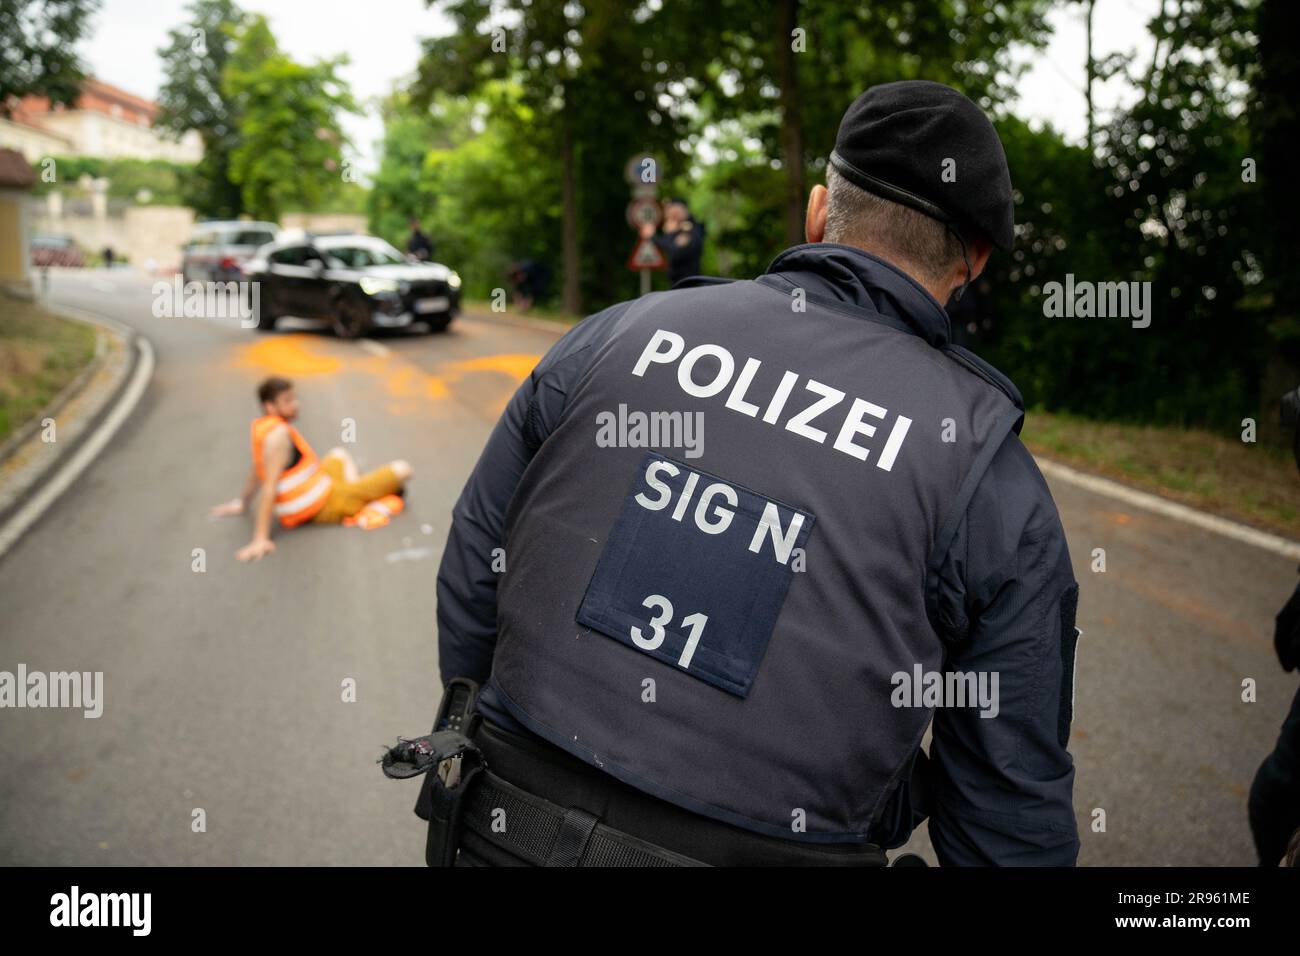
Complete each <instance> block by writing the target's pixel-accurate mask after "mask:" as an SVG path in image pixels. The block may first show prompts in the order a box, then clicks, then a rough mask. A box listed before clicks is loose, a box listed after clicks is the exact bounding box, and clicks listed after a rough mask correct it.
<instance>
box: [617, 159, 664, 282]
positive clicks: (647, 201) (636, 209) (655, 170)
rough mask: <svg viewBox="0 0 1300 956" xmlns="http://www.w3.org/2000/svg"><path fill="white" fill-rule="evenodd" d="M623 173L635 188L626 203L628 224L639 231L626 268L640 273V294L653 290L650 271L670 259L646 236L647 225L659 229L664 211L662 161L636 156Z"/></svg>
mask: <svg viewBox="0 0 1300 956" xmlns="http://www.w3.org/2000/svg"><path fill="white" fill-rule="evenodd" d="M623 176H624V178H625V179H626V180H627V182H628V185H629V186H631V187H632V201H631V202H629V203H628V204H627V224H628V225H629V226H631V227H632V231H633V232H635V233H636V234H637V244H636V247H635V248H633V250H632V254H631V255H630V256H628V259H627V267H628V268H629V269H633V270H635V271H637V272H639V273H641V294H642V295H646V294H647V293H649V291H650V273H651V272H652V271H655V270H659V269H664V268H666V267H667V265H668V262H667V260H665V259H664V255H663V253H662V252H660V251H659V247H658V246H657V245H655V243H654V239H653V238H648V237H643V236H642V235H641V230H642V229H643V228H644V227H645V226H653V227H654V228H656V229H658V228H659V222H660V220H661V219H662V218H663V212H662V211H661V210H660V208H659V199H658V196H659V160H658V159H657V158H656V157H654V156H651V155H649V154H644V155H639V156H633V157H632V158H631V159H629V160H628V161H627V166H626V167H625V169H624V171H623Z"/></svg>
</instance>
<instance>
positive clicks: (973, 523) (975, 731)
mask: <svg viewBox="0 0 1300 956" xmlns="http://www.w3.org/2000/svg"><path fill="white" fill-rule="evenodd" d="M942 567H943V570H942V573H941V574H940V591H939V593H940V598H939V602H940V615H939V616H940V619H941V620H942V621H944V622H945V623H946V624H949V625H951V627H950V629H948V633H945V634H944V636H945V638H947V639H949V640H950V641H951V644H950V650H949V655H948V662H947V667H948V669H949V670H953V671H962V672H971V671H975V672H988V673H989V674H990V679H991V678H992V675H996V676H997V680H998V691H997V701H998V708H997V714H996V716H991V717H984V716H981V715H980V711H979V710H978V709H974V708H949V709H943V708H940V709H939V710H937V711H936V713H935V719H934V727H933V737H932V743H931V747H930V766H929V779H928V788H929V800H930V839H931V842H932V844H933V845H934V849H935V853H936V854H937V855H938V857H939V862H940V863H941V864H943V865H944V866H962V865H965V866H973V865H1020V866H1025V865H1043V866H1073V865H1074V863H1075V861H1076V858H1077V857H1078V852H1079V838H1078V831H1077V826H1076V823H1075V817H1074V805H1073V789H1074V763H1073V760H1072V758H1071V757H1070V754H1069V753H1068V752H1067V750H1066V745H1067V743H1068V741H1069V731H1070V721H1071V719H1072V717H1073V695H1074V652H1075V609H1076V605H1077V601H1078V585H1077V584H1076V582H1075V579H1074V573H1073V570H1072V568H1071V565H1070V553H1069V549H1068V548H1067V546H1066V541H1065V532H1064V530H1063V529H1062V527H1061V521H1060V516H1059V515H1058V513H1057V510H1056V503H1055V502H1054V501H1053V500H1052V496H1051V492H1050V491H1049V490H1048V487H1047V483H1046V482H1045V481H1044V480H1043V476H1042V474H1041V473H1040V472H1039V470H1038V466H1037V465H1036V464H1035V463H1034V460H1033V458H1032V457H1031V456H1030V454H1029V452H1028V451H1027V450H1026V449H1025V447H1024V446H1023V445H1022V444H1021V443H1020V440H1019V438H1017V437H1016V436H1014V435H1012V436H1010V437H1009V438H1008V439H1007V440H1006V442H1005V443H1004V444H1003V446H1002V447H1001V448H1000V449H999V450H998V452H997V453H995V455H994V456H993V460H992V462H991V463H990V465H989V468H988V470H987V472H986V473H985V475H984V476H983V477H982V478H981V479H980V483H979V485H978V487H977V489H976V492H975V494H974V496H973V497H972V498H971V501H970V504H969V506H968V508H967V511H966V517H965V521H964V523H963V525H962V527H961V528H960V530H959V531H958V533H957V535H956V537H955V539H954V541H953V544H952V546H951V547H950V549H949V553H948V555H947V556H946V559H945V562H944V563H943V566H942Z"/></svg>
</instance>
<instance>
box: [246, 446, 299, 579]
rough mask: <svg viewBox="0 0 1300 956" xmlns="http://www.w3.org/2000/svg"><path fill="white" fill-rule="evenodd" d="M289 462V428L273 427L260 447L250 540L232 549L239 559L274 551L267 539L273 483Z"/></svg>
mask: <svg viewBox="0 0 1300 956" xmlns="http://www.w3.org/2000/svg"><path fill="white" fill-rule="evenodd" d="M288 464H289V429H288V427H287V426H285V425H281V426H279V427H277V428H276V429H275V430H274V431H272V432H271V434H269V435H267V436H266V444H265V445H264V446H263V450H262V467H263V468H264V469H265V477H264V478H263V480H262V495H261V497H260V498H259V499H258V501H257V514H256V517H255V518H254V521H253V540H252V541H250V542H249V543H248V544H246V545H244V547H242V548H240V549H239V550H238V551H236V552H235V557H236V558H238V559H239V560H240V561H256V560H258V559H259V558H261V557H262V556H263V555H267V554H270V553H271V552H272V551H274V550H275V543H274V542H273V541H271V518H272V516H273V514H274V511H275V485H276V482H278V481H279V480H280V476H281V475H282V474H283V473H284V469H285V467H286V466H287V465H288Z"/></svg>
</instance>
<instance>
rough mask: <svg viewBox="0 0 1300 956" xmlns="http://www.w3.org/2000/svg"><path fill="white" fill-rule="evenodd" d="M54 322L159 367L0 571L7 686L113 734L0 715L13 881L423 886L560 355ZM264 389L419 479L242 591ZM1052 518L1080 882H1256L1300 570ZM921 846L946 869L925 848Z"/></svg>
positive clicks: (1080, 518)
mask: <svg viewBox="0 0 1300 956" xmlns="http://www.w3.org/2000/svg"><path fill="white" fill-rule="evenodd" d="M51 297H52V300H53V301H54V302H56V303H60V304H64V305H69V306H75V307H80V308H83V309H89V310H93V311H96V312H99V313H101V314H105V315H109V316H111V317H113V318H116V319H118V320H120V321H122V322H125V323H127V324H129V325H132V326H134V327H135V328H137V329H139V330H140V331H141V332H143V333H144V334H145V335H147V336H148V337H149V339H150V340H151V341H152V343H153V345H154V346H155V348H156V351H157V359H158V364H157V369H156V372H155V375H154V378H153V381H152V382H151V383H150V385H149V387H148V389H147V391H146V393H145V396H144V398H143V400H142V401H141V403H140V405H139V406H138V407H137V409H136V411H135V413H134V415H133V416H132V417H131V419H130V421H129V422H128V423H127V424H126V425H125V426H124V427H123V428H122V430H121V431H119V432H118V433H117V435H116V436H115V438H114V440H113V441H112V442H111V443H110V446H109V448H108V449H107V450H106V451H105V452H104V453H103V454H102V455H101V456H100V458H99V459H98V460H97V461H96V462H95V464H94V465H93V466H92V467H91V468H90V469H89V470H88V471H87V472H86V473H85V474H84V475H83V476H82V477H81V478H80V479H79V480H78V482H77V483H76V484H75V485H74V486H73V488H72V489H71V490H69V491H68V492H67V493H66V494H64V495H63V497H62V498H61V499H59V501H58V502H57V503H56V504H55V505H54V506H53V507H52V508H51V509H50V510H49V511H48V512H47V513H46V514H45V515H44V517H43V518H42V519H41V520H40V521H39V522H38V523H37V524H36V525H35V526H34V527H33V528H32V529H31V530H30V531H29V532H28V534H27V535H26V537H25V538H24V539H23V540H21V541H20V542H19V543H18V544H17V545H16V546H15V547H14V548H13V549H12V550H11V551H10V553H9V554H8V555H7V556H5V557H4V558H3V559H0V670H9V671H13V670H15V669H16V667H17V665H18V664H19V663H20V662H22V663H25V664H26V665H27V667H28V669H29V670H44V671H54V670H74V669H75V670H82V671H103V672H104V681H105V690H104V697H105V704H104V714H103V716H102V717H101V718H100V719H97V720H87V719H84V718H83V717H82V716H81V714H80V712H79V711H60V710H26V709H23V710H4V711H2V712H0V767H2V768H3V771H2V772H0V863H3V864H46V865H54V864H96V865H124V864H137V865H138V864H381V865H383V864H411V865H418V864H421V863H422V862H423V845H424V832H423V826H422V824H421V823H420V821H419V820H417V819H416V818H415V817H414V815H413V814H412V813H411V807H412V805H413V803H414V800H415V796H416V789H417V787H416V784H414V783H411V782H406V783H402V782H397V781H389V780H386V779H384V778H383V777H382V775H381V774H380V772H379V770H378V768H377V766H376V765H375V760H376V759H377V757H378V756H379V754H380V752H381V745H383V744H385V743H387V742H391V741H392V739H393V738H394V737H395V736H396V735H397V734H399V733H401V734H407V735H414V734H419V733H424V732H426V731H427V730H428V726H429V723H430V721H431V718H432V714H433V709H434V706H435V704H436V701H437V697H438V694H439V688H438V685H437V652H436V644H435V624H434V620H435V617H434V615H435V605H434V576H435V573H436V569H437V565H438V561H439V559H440V557H441V553H442V545H443V542H444V540H445V537H446V533H447V524H448V520H449V514H450V511H451V507H452V504H453V502H454V500H455V498H456V495H457V494H458V492H459V490H460V487H461V485H462V484H463V482H464V480H465V477H466V476H467V475H468V473H469V470H470V468H471V467H472V466H473V464H474V461H475V460H476V458H477V456H478V452H479V449H480V448H481V447H482V444H483V442H484V440H485V439H486V437H487V434H488V431H489V430H490V428H491V427H492V424H493V422H494V421H495V420H496V417H497V415H498V414H499V412H500V410H501V408H502V407H503V406H504V404H505V402H506V400H507V399H508V397H509V395H510V394H511V392H512V391H513V390H514V388H515V386H516V384H517V383H518V381H519V380H520V379H522V378H523V377H524V376H525V375H526V374H527V372H528V370H529V369H530V368H531V366H532V364H533V363H534V362H535V361H536V359H537V358H538V357H539V356H540V355H541V354H542V353H543V352H544V351H545V350H546V348H547V347H548V346H549V344H550V343H551V342H552V341H553V340H554V334H553V333H551V332H550V331H547V330H543V329H538V328H532V327H527V326H520V325H514V324H508V323H505V322H500V321H493V320H488V319H476V318H463V319H461V320H458V321H457V322H456V323H455V324H454V325H453V326H452V329H451V331H450V332H449V333H447V334H444V335H436V336H424V335H418V334H394V335H388V336H385V337H383V338H380V339H376V340H368V341H362V342H357V343H345V342H340V341H338V340H336V339H335V338H333V337H332V336H330V335H329V334H328V333H324V332H317V331H312V330H310V329H307V328H306V327H305V326H304V327H302V328H298V329H294V330H288V331H281V332H278V333H275V334H271V335H261V334H258V333H256V332H254V331H250V330H244V329H241V328H239V327H238V325H237V324H236V323H235V322H233V321H230V322H220V321H212V320H206V319H158V318H154V317H153V316H152V315H151V313H150V302H151V295H150V292H149V286H148V284H147V283H145V282H143V281H141V280H139V279H135V278H132V277H130V276H129V275H127V274H126V273H121V272H119V273H114V274H113V275H111V276H106V275H105V274H104V273H94V272H87V273H85V274H82V275H76V276H69V277H62V278H59V279H57V280H55V282H54V285H53V286H52V289H51ZM273 372H275V373H279V374H286V375H288V376H289V377H291V378H293V379H295V380H296V381H297V383H298V385H299V394H300V397H301V399H302V402H303V412H302V417H301V420H300V422H299V423H298V424H299V427H300V428H301V429H302V431H303V433H304V434H305V435H306V436H307V438H308V440H309V441H311V442H312V444H313V445H314V447H316V449H317V451H318V452H323V451H325V450H326V449H327V448H329V447H330V446H332V445H336V444H341V443H342V442H341V436H342V430H343V429H344V427H346V424H347V420H352V421H353V422H355V430H356V441H355V443H354V444H352V445H350V446H349V448H350V450H351V451H352V453H353V455H354V457H356V458H357V459H358V461H359V462H360V464H361V466H362V468H363V469H366V468H369V467H373V466H375V465H378V464H381V463H382V462H384V461H386V460H389V459H391V458H396V457H403V458H406V459H408V460H409V461H411V462H412V464H413V465H414V468H415V478H414V480H413V482H412V484H411V486H410V488H409V492H408V498H407V510H406V513H404V514H403V515H401V516H400V517H399V518H397V519H396V520H395V521H394V523H393V524H391V525H390V526H388V527H386V528H383V529H381V530H378V531H375V532H369V533H364V532H361V531H357V530H352V529H344V528H337V527H335V528H327V527H311V526H309V527H307V528H304V529H298V530H295V531H294V532H292V533H288V534H279V535H277V539H276V540H277V546H278V550H277V552H276V553H275V554H274V555H272V556H271V557H269V558H267V559H264V560H263V561H262V562H260V563H257V564H252V565H242V564H239V563H238V562H236V561H235V560H234V552H235V550H236V549H237V548H238V547H239V546H240V545H242V544H244V543H245V542H246V541H247V539H248V536H249V530H250V523H249V519H246V518H237V519H224V520H215V521H214V520H210V519H209V517H208V514H207V510H208V506H209V505H211V504H215V503H216V502H219V501H223V500H226V499H228V498H230V497H232V496H233V495H235V494H236V493H237V492H238V490H239V488H240V485H241V482H242V480H243V478H244V476H245V474H246V472H247V469H248V448H247V441H248V432H247V429H248V422H249V420H250V419H251V418H252V417H254V416H255V415H256V414H257V406H256V402H255V400H254V397H253V389H254V386H255V384H256V382H257V381H259V380H260V379H261V378H263V377H265V376H266V375H267V374H271V373H273ZM1053 491H1054V493H1055V494H1056V498H1057V502H1058V504H1059V505H1060V507H1061V511H1062V514H1063V517H1064V520H1065V525H1066V530H1067V532H1068V534H1069V539H1070V544H1071V550H1072V553H1073V556H1074V561H1075V573H1076V575H1077V576H1078V578H1079V580H1080V582H1081V585H1082V594H1081V598H1080V621H1079V623H1080V626H1081V627H1082V628H1083V630H1084V637H1083V639H1082V641H1081V643H1080V647H1079V670H1078V677H1077V692H1076V717H1075V724H1074V731H1073V737H1072V741H1071V751H1072V752H1073V754H1074V756H1075V761H1076V765H1077V768H1078V770H1077V782H1076V791H1075V795H1076V809H1077V814H1078V817H1079V824H1080V833H1081V838H1082V841H1083V850H1082V853H1081V857H1080V862H1081V863H1082V864H1092V865H1098V864H1101V865H1131V864H1147V865H1166V864H1178V865H1222V864H1251V863H1253V862H1254V857H1253V852H1252V850H1251V844H1250V837H1249V831H1248V828H1247V825H1246V794H1247V792H1248V790H1249V787H1250V781H1251V779H1252V777H1253V775H1254V772H1255V769H1256V767H1257V766H1258V764H1259V762H1260V760H1261V759H1262V758H1263V756H1264V754H1265V753H1266V752H1267V751H1268V750H1269V749H1270V748H1271V747H1272V744H1273V741H1274V739H1275V737H1276V733H1277V729H1278V727H1279V725H1280V723H1281V721H1282V718H1283V716H1284V715H1285V713H1286V711H1287V708H1288V706H1289V703H1290V699H1291V696H1292V695H1293V694H1294V692H1295V689H1296V683H1297V681H1296V677H1295V675H1294V674H1292V675H1286V674H1284V673H1282V671H1281V669H1280V668H1279V667H1278V665H1277V662H1276V660H1275V658H1274V656H1273V652H1272V646H1271V633H1272V631H1271V628H1272V619H1273V615H1274V613H1275V612H1276V610H1277V608H1278V607H1279V606H1280V605H1281V603H1282V602H1283V600H1284V599H1285V598H1286V596H1287V594H1288V593H1289V591H1290V589H1291V588H1292V586H1293V585H1294V582H1295V568H1294V566H1293V565H1292V563H1291V562H1290V561H1289V560H1287V559H1285V558H1282V557H1278V556H1276V555H1274V554H1271V553H1269V552H1267V551H1263V550H1260V549H1258V548H1255V547H1252V546H1249V545H1245V544H1240V543H1237V542H1235V541H1232V540H1228V539H1225V538H1222V537H1218V536H1216V535H1214V534H1212V533H1210V532H1207V531H1203V530H1199V529H1197V528H1193V527H1190V526H1187V525H1184V524H1180V523H1178V522H1176V521H1173V520H1171V519H1169V518H1164V517H1157V516H1154V515H1150V514H1147V513H1144V512H1140V511H1134V510H1129V509H1126V508H1125V507H1124V506H1122V505H1120V504H1118V503H1117V502H1114V501H1112V500H1110V499H1108V498H1105V497H1102V496H1099V495H1097V494H1094V493H1092V492H1087V491H1083V490H1081V489H1078V488H1076V487H1074V486H1070V485H1065V484H1060V483H1054V486H1053ZM1094 548H1104V549H1105V553H1106V571H1105V572H1104V573H1095V572H1093V571H1092V570H1091V566H1092V562H1093V557H1092V552H1093V549H1094ZM195 549H203V559H204V561H205V566H206V570H204V571H201V572H200V571H196V570H195V562H196V558H195ZM1245 678H1253V679H1254V680H1255V681H1256V683H1257V688H1258V689H1257V698H1258V699H1257V701H1256V702H1254V703H1244V702H1243V701H1242V699H1241V697H1242V681H1243V680H1244V679H1245ZM348 681H353V682H355V688H356V692H355V697H356V699H355V702H345V701H344V699H343V698H344V684H345V682H348ZM198 809H201V810H202V811H203V816H204V818H205V821H206V830H205V831H204V832H195V831H194V828H193V826H192V822H193V820H194V819H195V811H196V810H198ZM1098 809H1100V810H1103V811H1104V813H1105V830H1104V832H1097V831H1095V830H1094V826H1095V823H1094V821H1095V820H1096V819H1097V815H1096V810H1098ZM912 846H913V848H914V849H917V850H918V851H919V852H921V853H923V854H925V855H929V848H928V842H927V840H926V838H925V834H924V829H922V831H920V832H919V833H918V835H917V836H916V837H915V838H914V840H913V844H912Z"/></svg>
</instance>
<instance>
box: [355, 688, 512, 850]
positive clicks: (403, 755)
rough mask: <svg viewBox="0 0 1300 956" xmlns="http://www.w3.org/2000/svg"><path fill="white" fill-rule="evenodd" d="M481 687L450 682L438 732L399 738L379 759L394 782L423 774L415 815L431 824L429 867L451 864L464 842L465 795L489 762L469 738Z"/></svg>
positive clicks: (474, 720) (472, 730)
mask: <svg viewBox="0 0 1300 956" xmlns="http://www.w3.org/2000/svg"><path fill="white" fill-rule="evenodd" d="M477 697H478V685H476V684H475V683H474V682H473V681H470V680H466V679H465V678H460V677H457V678H454V679H453V680H451V681H449V682H448V684H447V687H446V688H445V690H444V692H443V696H442V704H441V706H440V707H439V709H438V717H437V719H436V720H435V722H434V725H433V733H431V734H428V735H427V736H424V737H416V738H415V739H413V740H407V739H404V738H398V741H397V745H396V746H394V747H391V748H389V750H388V752H387V753H385V754H384V756H383V757H382V758H381V759H380V764H381V766H382V768H383V771H384V775H385V776H387V777H391V778H393V779H395V780H406V779H409V778H411V777H418V776H423V777H424V780H423V781H422V782H421V786H420V796H419V798H418V799H417V800H416V802H415V813H416V815H417V816H418V817H420V819H422V820H427V821H428V822H429V835H428V839H427V841H426V843H425V849H424V858H425V862H426V863H428V865H429V866H451V865H452V864H453V863H455V861H456V849H457V847H458V845H459V843H460V825H461V814H462V811H463V810H464V806H465V795H466V794H467V793H469V790H470V787H471V786H472V785H473V783H474V780H475V778H476V777H477V776H478V775H479V773H480V772H481V771H482V770H484V769H485V768H486V766H487V764H486V762H485V761H484V759H483V754H482V752H481V751H480V750H479V748H478V747H477V746H476V745H475V744H474V742H473V741H472V740H470V737H471V736H472V735H473V733H474V729H475V727H476V725H477V723H478V715H477V714H476V713H474V702H475V700H476V698H477Z"/></svg>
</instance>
